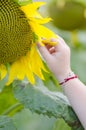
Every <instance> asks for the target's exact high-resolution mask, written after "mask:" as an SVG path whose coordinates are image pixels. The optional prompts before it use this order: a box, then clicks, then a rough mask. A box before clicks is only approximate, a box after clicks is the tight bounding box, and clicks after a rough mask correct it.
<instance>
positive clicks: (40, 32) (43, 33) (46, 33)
mask: <svg viewBox="0 0 86 130" xmlns="http://www.w3.org/2000/svg"><path fill="white" fill-rule="evenodd" d="M29 24H30V26H31V28H32V30H33V32H35V34H36V35H37V36H38V37H39V38H42V37H43V38H46V39H50V38H56V37H57V36H56V35H55V33H54V32H52V31H51V30H49V29H48V28H47V27H44V26H43V25H39V24H38V23H35V22H34V21H29Z"/></svg>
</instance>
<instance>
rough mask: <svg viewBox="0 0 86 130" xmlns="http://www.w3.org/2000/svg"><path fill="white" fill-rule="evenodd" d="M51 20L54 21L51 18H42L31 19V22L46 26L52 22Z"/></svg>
mask: <svg viewBox="0 0 86 130" xmlns="http://www.w3.org/2000/svg"><path fill="white" fill-rule="evenodd" d="M51 20H52V19H51V18H41V19H39V18H38V19H37V18H30V21H32V22H34V23H37V24H46V23H48V22H50V21H51Z"/></svg>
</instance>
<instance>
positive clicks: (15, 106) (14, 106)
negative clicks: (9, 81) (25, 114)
mask: <svg viewBox="0 0 86 130" xmlns="http://www.w3.org/2000/svg"><path fill="white" fill-rule="evenodd" d="M21 107H22V105H21V103H16V104H14V105H13V106H11V107H9V108H8V109H7V110H6V111H5V112H3V113H2V115H8V114H10V113H11V112H12V111H14V110H15V109H17V108H21Z"/></svg>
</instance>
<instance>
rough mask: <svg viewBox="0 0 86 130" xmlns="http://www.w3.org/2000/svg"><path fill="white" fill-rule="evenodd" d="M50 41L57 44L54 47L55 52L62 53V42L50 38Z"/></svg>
mask: <svg viewBox="0 0 86 130" xmlns="http://www.w3.org/2000/svg"><path fill="white" fill-rule="evenodd" d="M51 41H54V42H56V43H57V44H56V45H55V46H54V47H55V51H56V52H59V51H62V50H63V49H64V43H63V41H62V40H61V39H60V38H59V37H58V38H57V39H55V38H52V39H51Z"/></svg>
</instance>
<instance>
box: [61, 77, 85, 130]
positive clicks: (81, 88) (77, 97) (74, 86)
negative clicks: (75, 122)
mask: <svg viewBox="0 0 86 130" xmlns="http://www.w3.org/2000/svg"><path fill="white" fill-rule="evenodd" d="M62 88H63V91H64V93H65V94H66V96H67V97H68V99H69V101H70V103H71V105H72V107H73V109H74V111H75V112H76V114H77V116H78V118H79V120H80V121H81V123H82V125H83V126H84V128H85V129H86V86H85V85H84V84H83V83H82V82H81V81H80V80H79V79H73V80H70V81H68V82H66V83H65V85H63V86H62Z"/></svg>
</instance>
